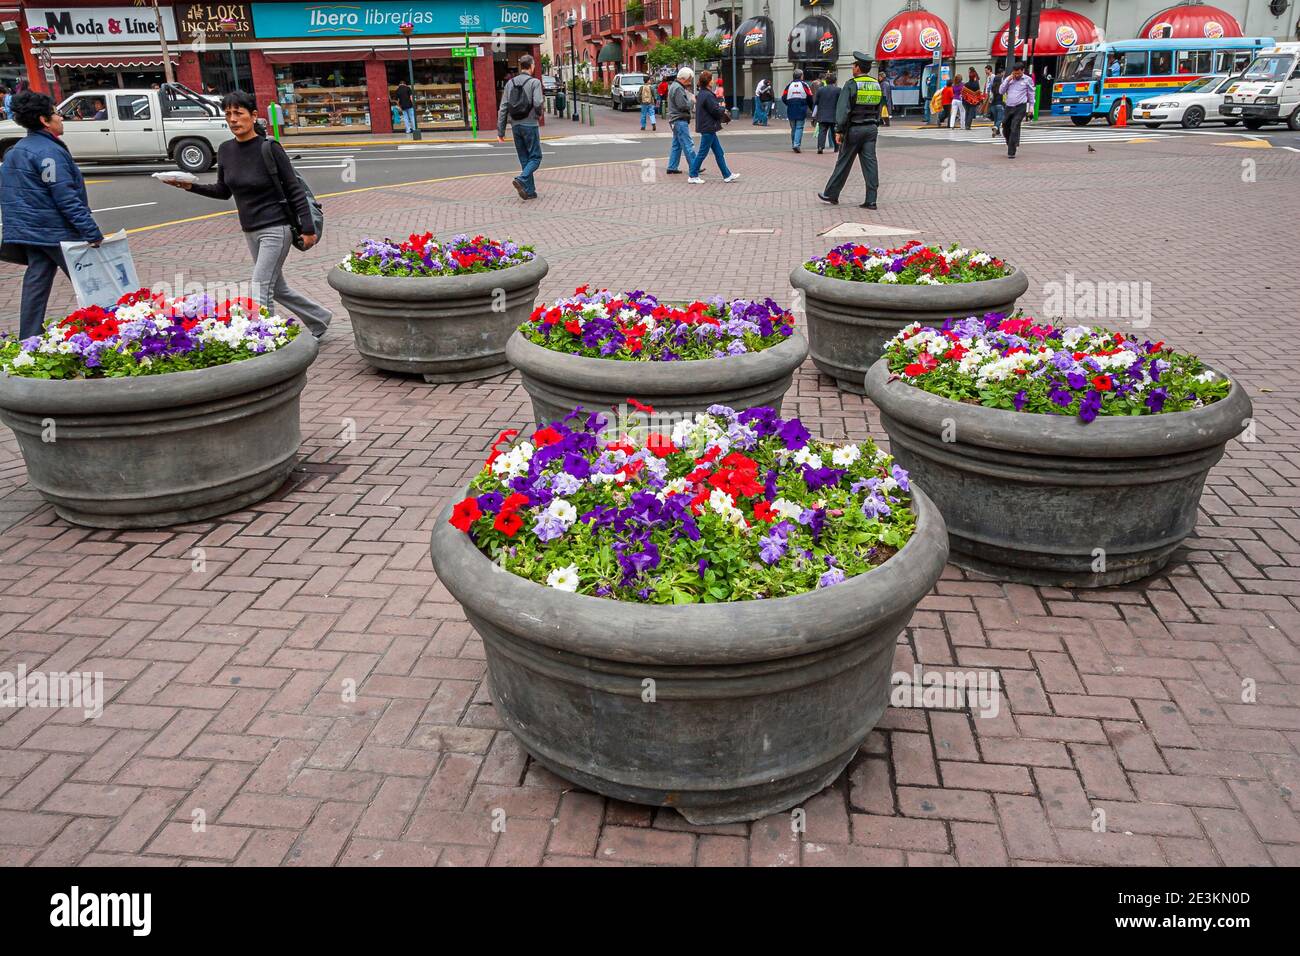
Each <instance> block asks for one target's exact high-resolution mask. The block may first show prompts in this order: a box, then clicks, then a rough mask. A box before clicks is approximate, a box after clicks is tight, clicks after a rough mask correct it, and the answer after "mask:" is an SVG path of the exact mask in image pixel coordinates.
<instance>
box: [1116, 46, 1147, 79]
mask: <svg viewBox="0 0 1300 956" xmlns="http://www.w3.org/2000/svg"><path fill="white" fill-rule="evenodd" d="M1146 73H1147V54H1146V51H1145V50H1141V51H1136V52H1129V53H1112V54H1111V59H1110V63H1108V64H1107V66H1106V75H1107V76H1146Z"/></svg>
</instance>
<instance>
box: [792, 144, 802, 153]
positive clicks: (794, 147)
mask: <svg viewBox="0 0 1300 956" xmlns="http://www.w3.org/2000/svg"><path fill="white" fill-rule="evenodd" d="M790 148H791V149H793V150H794V151H795V152H796V153H798V152H801V150H800V149H799V147H798V146H791V147H790Z"/></svg>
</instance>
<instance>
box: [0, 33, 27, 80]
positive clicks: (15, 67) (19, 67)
mask: <svg viewBox="0 0 1300 956" xmlns="http://www.w3.org/2000/svg"><path fill="white" fill-rule="evenodd" d="M4 34H5V35H4V47H3V49H0V83H2V84H4V88H5V89H6V90H12V89H13V88H14V87H15V86H17V85H18V81H19V80H25V79H26V78H27V67H26V66H25V65H24V64H23V48H22V43H21V41H20V39H19V37H18V24H17V22H16V21H13V20H7V21H5V24H4Z"/></svg>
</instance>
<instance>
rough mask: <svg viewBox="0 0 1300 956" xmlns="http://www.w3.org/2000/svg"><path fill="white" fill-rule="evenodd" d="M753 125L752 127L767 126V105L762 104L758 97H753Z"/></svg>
mask: <svg viewBox="0 0 1300 956" xmlns="http://www.w3.org/2000/svg"><path fill="white" fill-rule="evenodd" d="M753 125H754V126H766V125H767V104H766V103H764V102H763V101H762V100H760V99H759V98H758V97H754V119H753Z"/></svg>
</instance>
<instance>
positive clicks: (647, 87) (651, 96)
mask: <svg viewBox="0 0 1300 956" xmlns="http://www.w3.org/2000/svg"><path fill="white" fill-rule="evenodd" d="M636 101H637V102H638V103H640V104H641V132H643V133H644V132H645V121H646V119H647V118H648V119H649V120H650V129H651V130H657V129H658V128H659V127H658V126H656V125H655V88H654V87H653V86H652V85H651V84H650V77H649V76H647V77H646V78H645V82H644V83H642V84H641V89H639V90H637V94H636Z"/></svg>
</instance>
